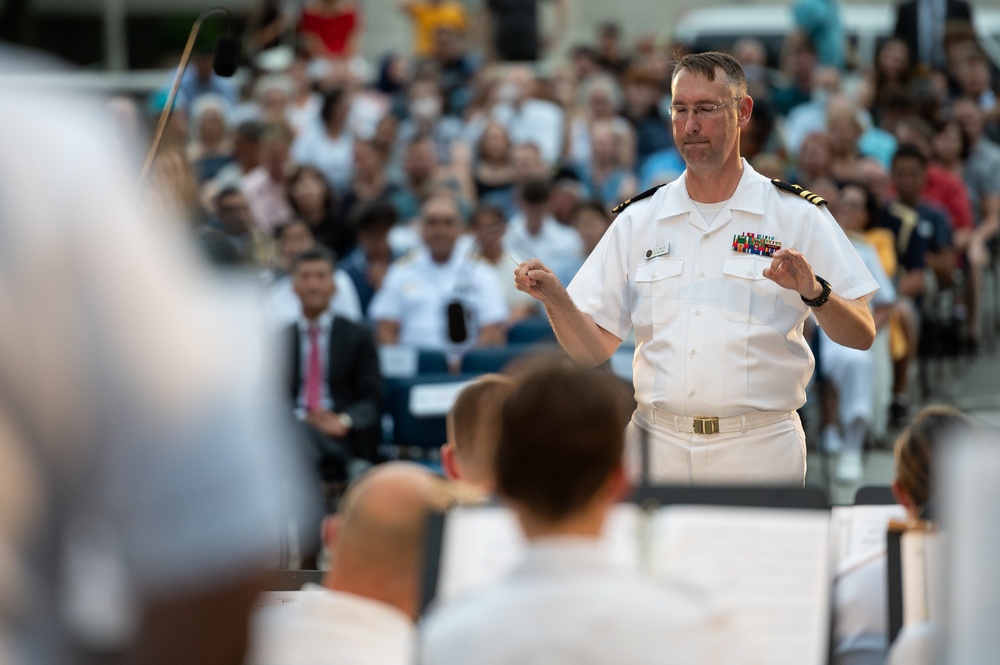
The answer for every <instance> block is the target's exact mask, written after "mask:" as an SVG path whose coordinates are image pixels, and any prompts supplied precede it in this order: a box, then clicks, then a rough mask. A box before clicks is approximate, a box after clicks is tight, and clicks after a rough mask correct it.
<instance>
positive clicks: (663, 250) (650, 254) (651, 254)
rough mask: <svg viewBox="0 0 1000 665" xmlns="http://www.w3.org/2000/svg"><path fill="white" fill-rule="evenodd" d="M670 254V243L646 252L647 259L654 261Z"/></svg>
mask: <svg viewBox="0 0 1000 665" xmlns="http://www.w3.org/2000/svg"><path fill="white" fill-rule="evenodd" d="M669 252H670V243H669V242H668V243H665V244H663V245H660V246H659V247H654V248H653V249H647V250H646V258H647V259H655V258H656V257H657V256H663V255H664V254H667V253H669Z"/></svg>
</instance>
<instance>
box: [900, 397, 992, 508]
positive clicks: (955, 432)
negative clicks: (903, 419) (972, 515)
mask: <svg viewBox="0 0 1000 665" xmlns="http://www.w3.org/2000/svg"><path fill="white" fill-rule="evenodd" d="M974 429H975V425H974V424H973V422H972V420H971V419H970V418H969V417H968V416H966V415H965V414H964V413H962V412H961V411H959V410H958V409H955V408H952V407H950V406H944V405H942V404H935V405H931V406H927V407H925V408H923V409H921V410H920V412H919V413H918V414H917V415H916V416H915V417H914V418H913V421H912V422H911V423H910V424H909V425H907V426H906V427H905V428H904V429H903V431H902V432H900V433H899V436H898V437H897V438H896V446H895V451H894V456H895V460H896V480H897V482H898V483H899V485H900V487H901V488H902V489H904V490H906V492H907V494H909V495H910V498H912V499H913V502H914V504H915V505H916V507H917V508H919V509H921V510H922V509H923V508H924V507H925V506H926V505H927V501H928V499H929V498H930V490H931V469H932V466H933V464H934V462H933V456H934V454H935V452H934V449H935V448H937V447H939V446H941V445H942V444H944V443H945V442H946V441H947V440H949V439H953V438H955V437H956V436H961V435H963V434H965V435H967V434H970V433H971V432H972V431H973V430H974Z"/></svg>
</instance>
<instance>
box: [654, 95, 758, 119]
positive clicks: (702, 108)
mask: <svg viewBox="0 0 1000 665" xmlns="http://www.w3.org/2000/svg"><path fill="white" fill-rule="evenodd" d="M741 99H743V96H742V95H741V96H739V97H733V98H732V99H730V100H729V101H728V102H722V103H721V104H695V105H694V106H685V105H684V104H672V105H671V106H670V107H669V108H670V117H671V118H673V119H674V120H687V118H688V115H689V114H694V117H696V118H711V117H714V116H716V115H718V113H719V109H721V108H723V107H725V106H729V105H730V104H732V103H733V102H737V101H739V100H741Z"/></svg>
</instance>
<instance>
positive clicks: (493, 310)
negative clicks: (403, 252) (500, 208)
mask: <svg viewBox="0 0 1000 665" xmlns="http://www.w3.org/2000/svg"><path fill="white" fill-rule="evenodd" d="M456 300H457V301H460V302H461V303H462V304H463V306H464V308H465V312H466V332H467V335H468V339H467V340H466V341H465V342H461V343H457V342H453V341H452V340H451V339H450V338H449V334H448V305H449V303H451V302H454V301H456ZM507 314H508V310H507V302H506V300H505V299H504V295H503V289H502V287H501V286H500V281H499V279H497V275H496V272H495V271H494V270H493V268H492V267H490V266H489V265H487V264H486V263H484V262H483V261H481V260H479V258H478V257H476V256H475V255H471V254H470V253H469V252H467V251H459V248H456V249H455V251H453V252H452V256H451V259H449V260H448V261H447V262H445V263H435V262H434V261H433V259H431V256H430V252H428V251H427V249H426V248H420V249H417V250H414V252H413V253H412V254H411V255H408V256H406V257H403V258H402V259H400V260H399V261H397V262H396V263H394V264H393V265H392V266H390V268H389V271H388V273H386V276H385V281H384V282H383V284H382V288H381V289H380V290H379V292H378V293H376V294H375V297H374V298H373V299H372V303H371V306H370V308H369V316H370V317H371V319H372V320H373V321H397V322H399V324H400V330H399V343H400V344H402V345H405V346H413V347H417V348H422V349H439V350H442V351H445V352H450V353H460V352H461V351H463V350H465V349H466V348H468V347H469V346H471V345H472V344H474V343H475V340H476V338H477V336H478V331H479V329H480V328H482V327H483V326H487V325H491V324H495V323H501V322H503V321H506V320H507Z"/></svg>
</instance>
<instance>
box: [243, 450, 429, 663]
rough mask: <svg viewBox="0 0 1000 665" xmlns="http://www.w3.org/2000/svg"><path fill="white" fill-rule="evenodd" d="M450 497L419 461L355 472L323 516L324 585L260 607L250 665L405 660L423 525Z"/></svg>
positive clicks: (415, 610)
mask: <svg viewBox="0 0 1000 665" xmlns="http://www.w3.org/2000/svg"><path fill="white" fill-rule="evenodd" d="M447 497H448V489H447V487H446V486H444V483H443V481H441V480H439V479H438V478H436V477H435V476H434V475H433V474H432V473H431V472H430V471H428V470H427V469H425V468H423V467H421V466H419V465H417V464H412V463H406V462H389V463H387V464H384V465H382V466H379V467H376V468H374V469H372V470H371V471H369V472H368V473H366V474H365V475H364V476H362V477H361V478H359V479H358V480H357V482H355V483H354V484H352V485H351V486H350V487H349V488H348V490H347V492H346V494H345V495H344V498H343V500H342V501H341V503H340V507H339V508H338V511H337V514H336V515H334V516H332V517H328V518H327V520H326V521H325V522H324V525H323V540H324V544H325V545H326V547H327V549H328V550H329V551H330V554H331V556H330V560H331V566H330V570H329V571H327V572H326V574H325V575H324V576H323V581H322V584H321V585H318V584H307V585H306V586H304V587H303V588H302V591H301V592H300V594H299V597H298V598H297V599H296V600H295V602H294V603H290V604H287V605H276V606H271V607H264V608H261V609H259V610H258V611H257V613H256V614H255V615H254V616H253V619H252V622H251V626H250V648H249V655H248V658H247V661H246V662H247V665H275V664H276V663H285V664H286V665H325V664H326V663H342V664H343V665H362V664H366V663H370V664H372V665H374V664H375V663H378V665H409V663H412V662H413V653H414V638H415V635H416V630H415V628H414V625H413V622H414V621H415V620H416V618H417V617H418V616H419V615H420V586H421V563H422V559H423V544H424V529H425V524H426V521H427V515H428V513H430V512H431V511H432V510H442V509H444V508H446V507H447V506H446V505H445V503H446V501H447Z"/></svg>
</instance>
